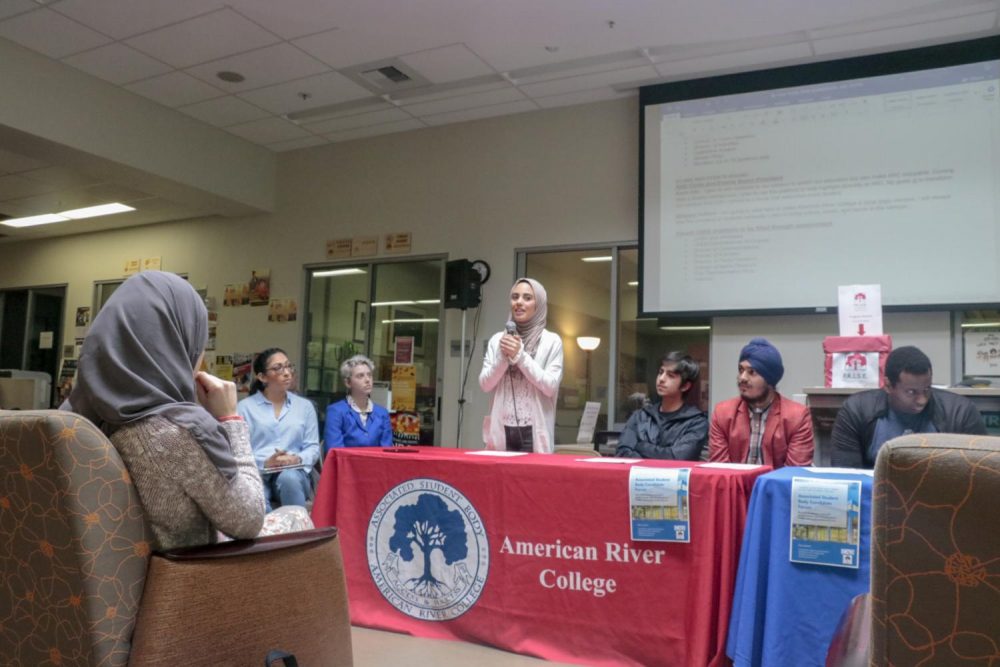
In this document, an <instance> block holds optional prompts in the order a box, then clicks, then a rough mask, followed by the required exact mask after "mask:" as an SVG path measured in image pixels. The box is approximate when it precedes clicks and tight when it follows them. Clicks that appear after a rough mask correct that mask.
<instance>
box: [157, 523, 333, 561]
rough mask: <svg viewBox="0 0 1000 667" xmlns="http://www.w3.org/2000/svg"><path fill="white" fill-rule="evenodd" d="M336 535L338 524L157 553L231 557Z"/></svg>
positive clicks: (178, 556) (171, 556) (172, 556)
mask: <svg viewBox="0 0 1000 667" xmlns="http://www.w3.org/2000/svg"><path fill="white" fill-rule="evenodd" d="M336 536H337V528H336V526H329V527H327V528H313V529H312V530H303V531H300V532H298V533H282V534H280V535H268V536H267V537H258V538H255V539H252V540H232V541H230V542H219V543H218V544H207V545H205V546H200V547H188V548H185V549H171V550H169V551H158V552H157V554H156V555H158V556H162V557H164V558H167V559H169V560H174V561H186V560H201V559H205V558H231V557H233V556H248V555H250V554H258V553H266V552H268V551H277V550H279V549H288V548H289V547H297V546H299V545H302V544H310V543H312V542H322V541H324V540H332V539H333V538H335V537H336Z"/></svg>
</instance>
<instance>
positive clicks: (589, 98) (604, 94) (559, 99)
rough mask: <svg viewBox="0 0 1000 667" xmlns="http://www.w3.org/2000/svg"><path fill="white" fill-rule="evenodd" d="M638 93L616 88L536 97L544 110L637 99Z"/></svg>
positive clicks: (537, 102) (536, 101)
mask: <svg viewBox="0 0 1000 667" xmlns="http://www.w3.org/2000/svg"><path fill="white" fill-rule="evenodd" d="M636 95H637V93H636V91H634V90H630V91H625V92H619V91H617V90H615V89H614V88H609V87H604V88H595V89H593V90H583V91H580V92H576V93H565V94H563V95H550V96H548V97H536V98H534V100H535V103H536V104H537V105H538V106H540V107H542V108H543V109H551V108H554V107H568V106H572V105H574V104H588V103H590V102H601V101H604V100H616V99H620V98H623V97H635V96H636Z"/></svg>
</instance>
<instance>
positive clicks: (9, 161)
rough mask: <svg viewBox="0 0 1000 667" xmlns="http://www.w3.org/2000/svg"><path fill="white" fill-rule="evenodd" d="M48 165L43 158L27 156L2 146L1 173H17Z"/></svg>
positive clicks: (0, 157)
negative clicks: (37, 158)
mask: <svg viewBox="0 0 1000 667" xmlns="http://www.w3.org/2000/svg"><path fill="white" fill-rule="evenodd" d="M45 166H47V164H46V163H45V162H43V161H42V160H36V159H35V158H30V157H26V156H24V155H19V154H17V153H12V152H10V151H5V150H4V149H2V148H0V173H5V174H15V173H17V172H19V171H28V170H30V169H41V168H42V167H45Z"/></svg>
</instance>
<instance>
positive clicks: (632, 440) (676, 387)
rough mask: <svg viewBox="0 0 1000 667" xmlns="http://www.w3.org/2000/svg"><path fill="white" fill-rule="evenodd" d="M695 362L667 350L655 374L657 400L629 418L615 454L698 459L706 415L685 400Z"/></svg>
mask: <svg viewBox="0 0 1000 667" xmlns="http://www.w3.org/2000/svg"><path fill="white" fill-rule="evenodd" d="M699 373H700V368H699V366H698V362H697V361H695V360H694V359H692V358H691V357H689V356H688V355H686V354H684V353H682V352H670V353H668V354H667V355H666V356H664V357H663V360H662V361H661V362H660V371H659V373H657V375H656V394H657V395H658V396H659V397H660V400H659V401H657V402H653V403H650V404H649V405H647V406H646V407H644V408H642V409H641V410H637V411H636V412H635V413H633V414H632V416H631V417H629V419H628V422H627V423H626V424H625V430H624V431H623V432H622V435H621V438H620V439H619V440H618V451H617V452H616V453H615V456H618V457H622V458H633V459H635V458H643V459H678V460H684V461H697V460H698V459H699V458H700V457H701V452H702V450H703V449H704V448H705V443H706V442H707V441H708V418H707V417H706V416H705V413H704V412H702V411H701V410H699V409H698V408H696V407H695V406H693V405H689V404H688V403H687V402H686V398H687V396H688V392H690V391H691V387H693V386H694V383H695V382H697V380H698V375H699Z"/></svg>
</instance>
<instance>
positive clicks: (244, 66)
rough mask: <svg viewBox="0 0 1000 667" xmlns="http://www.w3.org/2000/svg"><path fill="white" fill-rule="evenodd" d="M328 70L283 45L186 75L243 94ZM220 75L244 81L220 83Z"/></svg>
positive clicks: (196, 68)
mask: <svg viewBox="0 0 1000 667" xmlns="http://www.w3.org/2000/svg"><path fill="white" fill-rule="evenodd" d="M329 69H330V68H329V67H327V66H326V65H324V64H323V63H321V62H320V61H318V60H316V59H315V58H313V57H312V56H310V55H308V54H306V53H304V52H303V51H302V50H300V49H297V48H295V47H294V46H292V45H291V44H288V43H286V42H282V43H280V44H275V45H274V46H266V47H264V48H263V49H257V50H255V51H249V52H247V53H241V54H239V55H237V56H230V57H229V58H222V59H221V60H213V61H212V62H210V63H205V64H203V65H196V66H194V67H191V68H188V69H187V70H185V71H186V72H188V73H189V74H192V75H193V76H196V77H198V78H199V79H201V80H202V81H206V82H208V83H211V84H212V85H215V86H218V87H219V88H222V89H223V90H227V91H229V92H231V93H236V92H239V91H242V90H252V89H254V88H263V87H265V86H270V85H272V84H276V83H281V82H283V81H289V80H291V79H301V78H303V77H307V76H311V75H313V74H319V73H321V72H326V71H329ZM222 71H228V72H239V73H240V74H242V75H243V76H244V77H246V80H245V81H241V82H239V83H229V82H227V81H223V80H221V79H219V77H217V76H216V74H217V73H218V72H222Z"/></svg>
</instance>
